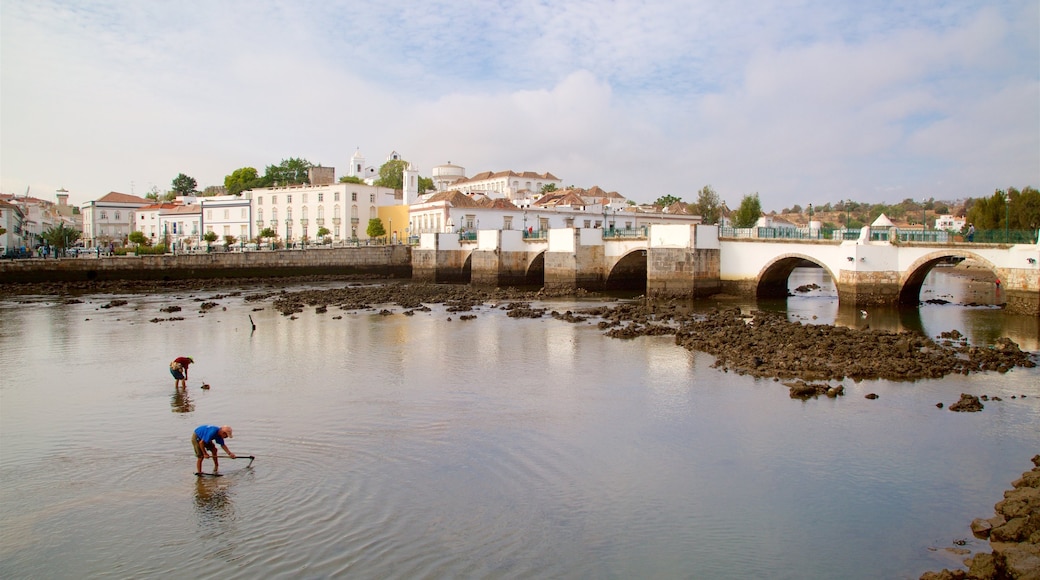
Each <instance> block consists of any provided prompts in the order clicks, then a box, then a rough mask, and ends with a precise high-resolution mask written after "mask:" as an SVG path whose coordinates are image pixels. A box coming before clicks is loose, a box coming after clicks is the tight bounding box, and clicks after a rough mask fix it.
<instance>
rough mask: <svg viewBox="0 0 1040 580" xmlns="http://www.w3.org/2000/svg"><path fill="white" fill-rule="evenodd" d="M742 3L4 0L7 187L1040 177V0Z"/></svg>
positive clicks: (898, 182) (809, 192) (648, 190)
mask: <svg viewBox="0 0 1040 580" xmlns="http://www.w3.org/2000/svg"><path fill="white" fill-rule="evenodd" d="M730 4H732V6H731V5H730ZM730 4H725V3H717V2H712V3H708V2H675V3H668V2H629V1H624V0H618V1H614V2H600V1H586V2H575V1H568V2H554V1H550V0H545V1H537V2H536V1H534V0H528V1H520V2H512V3H492V2H476V1H474V2H465V3H460V2H444V3H438V2H423V3H414V2H388V3H387V2H384V3H379V4H375V3H372V4H369V3H366V2H341V3H331V4H330V3H326V2H315V3H313V4H310V3H279V2H220V3H211V2H197V3H160V2H135V3H125V2H114V1H112V2H88V1H69V2H60V1H54V0H51V1H27V0H5V1H4V3H3V4H0V11H2V13H0V27H2V29H0V42H2V47H0V48H2V50H0V75H2V79H0V179H2V183H0V187H2V190H3V192H4V193H18V194H21V193H23V192H24V191H25V189H26V187H29V188H31V193H32V194H33V195H36V196H38V197H49V196H50V195H51V194H52V192H53V191H54V190H56V189H58V188H59V187H65V188H66V189H68V190H70V191H71V192H72V200H73V202H82V201H86V200H89V199H94V198H96V197H99V196H100V195H103V194H104V193H107V192H108V191H113V190H114V191H122V192H127V193H129V192H130V191H131V187H132V188H133V192H134V193H137V194H139V195H143V194H144V193H145V192H147V191H148V190H149V189H150V188H151V187H153V186H156V187H159V188H160V189H166V188H168V187H169V184H170V181H171V180H172V179H173V177H174V176H176V175H177V174H178V173H180V172H183V173H186V174H188V175H191V176H193V177H195V178H196V179H197V180H198V181H199V184H200V186H206V185H214V184H220V183H222V182H223V178H224V176H225V175H227V174H229V173H231V171H233V170H234V169H236V168H238V167H242V166H254V167H257V168H258V169H260V170H261V171H263V167H264V166H265V165H267V164H271V163H277V162H278V161H280V160H281V159H283V158H287V157H305V158H307V159H309V160H311V161H313V162H316V163H317V162H320V163H322V164H324V165H333V166H336V167H337V169H338V171H339V172H340V173H342V172H345V170H346V166H347V161H348V160H349V158H350V156H351V155H352V154H353V152H354V150H355V148H356V147H360V148H361V151H362V152H363V153H364V154H365V155H366V156H367V158H368V161H369V162H370V163H373V164H378V163H379V162H380V161H382V160H383V159H384V158H385V156H386V155H387V154H388V153H389V152H390V151H391V150H397V151H399V152H400V153H401V154H402V155H404V156H405V158H406V159H408V160H410V161H412V162H414V163H415V164H416V165H417V166H418V167H419V170H420V173H421V174H422V175H426V176H428V175H430V169H431V168H432V167H433V166H434V165H437V164H441V163H446V162H448V161H451V162H453V163H456V164H459V165H462V166H464V167H466V168H467V171H468V172H470V173H471V174H472V173H476V172H478V171H486V170H495V171H498V170H505V169H513V170H518V171H520V170H531V171H539V172H542V171H550V172H552V173H554V174H555V175H557V176H558V177H560V178H561V179H563V180H564V182H565V183H566V184H574V185H578V186H584V187H589V186H592V185H599V186H601V187H604V188H605V189H608V190H617V191H619V192H621V193H622V194H623V195H625V196H627V197H629V198H631V199H635V200H637V201H652V200H654V199H656V198H657V197H658V196H660V195H665V194H671V195H677V196H679V197H682V198H683V199H686V200H690V201H692V200H695V198H696V191H697V190H698V189H699V188H700V187H702V186H703V185H705V184H711V185H712V186H713V187H715V189H716V190H717V191H719V193H720V194H721V195H722V197H723V199H724V200H725V201H727V202H729V203H730V204H731V205H736V204H738V203H739V201H740V198H741V197H742V196H743V195H744V194H746V193H750V192H758V193H759V194H760V196H761V198H762V202H763V206H764V207H765V208H766V209H778V210H779V209H781V208H783V207H786V206H790V205H793V204H796V203H797V204H801V205H803V206H804V205H806V204H807V203H809V202H813V203H816V204H821V203H826V202H835V201H838V200H841V199H846V198H852V199H857V200H862V201H889V202H897V201H900V200H902V199H904V198H907V197H910V198H915V199H920V198H922V197H938V198H945V199H955V198H960V197H967V196H976V197H977V196H981V195H989V194H990V193H992V190H993V189H994V188H998V187H1008V186H1016V187H1023V186H1026V185H1033V186H1040V49H1038V45H1037V43H1038V40H1037V38H1040V34H1038V32H1040V31H1038V24H1037V23H1038V22H1040V13H1038V7H1037V4H1036V2H1033V1H1021V2H1003V3H999V4H993V3H976V2H960V3H958V2H951V3H946V4H942V5H940V6H938V7H931V6H925V5H926V4H930V3H920V5H918V3H912V2H911V3H897V4H894V5H892V6H890V7H884V8H871V7H864V6H861V5H860V3H847V4H845V3H834V2H820V3H817V2H811V1H810V2H793V3H786V4H785V3H781V4H779V5H778V4H776V3H772V2H763V3H730Z"/></svg>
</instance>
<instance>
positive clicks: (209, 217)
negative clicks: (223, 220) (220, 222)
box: [206, 209, 213, 221]
mask: <svg viewBox="0 0 1040 580" xmlns="http://www.w3.org/2000/svg"><path fill="white" fill-rule="evenodd" d="M206 219H207V220H208V221H213V210H211V209H207V210H206Z"/></svg>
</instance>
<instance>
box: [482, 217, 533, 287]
mask: <svg viewBox="0 0 1040 580" xmlns="http://www.w3.org/2000/svg"><path fill="white" fill-rule="evenodd" d="M530 257H531V256H530V253H529V252H528V251H527V247H526V244H525V243H524V239H523V232H521V231H520V230H481V231H480V232H478V233H477V249H476V250H473V253H472V254H471V260H470V264H471V272H472V277H471V279H470V283H471V284H475V285H478V286H521V285H524V284H527V283H528V281H527V264H528V263H529V262H530Z"/></svg>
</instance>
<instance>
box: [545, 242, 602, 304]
mask: <svg viewBox="0 0 1040 580" xmlns="http://www.w3.org/2000/svg"><path fill="white" fill-rule="evenodd" d="M603 262H604V255H603V232H602V231H601V230H598V229H590V228H561V229H553V230H549V249H548V250H547V251H546V252H545V288H546V289H547V290H573V289H576V288H586V289H589V290H600V289H602V288H603V287H604V286H605V281H606V278H605V276H604V273H603V269H604V265H603Z"/></svg>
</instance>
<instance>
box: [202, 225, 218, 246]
mask: <svg viewBox="0 0 1040 580" xmlns="http://www.w3.org/2000/svg"><path fill="white" fill-rule="evenodd" d="M202 239H203V240H206V249H207V250H208V249H209V248H210V244H212V243H213V242H215V241H217V232H215V231H213V230H210V231H208V232H206V233H204V234H202Z"/></svg>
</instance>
